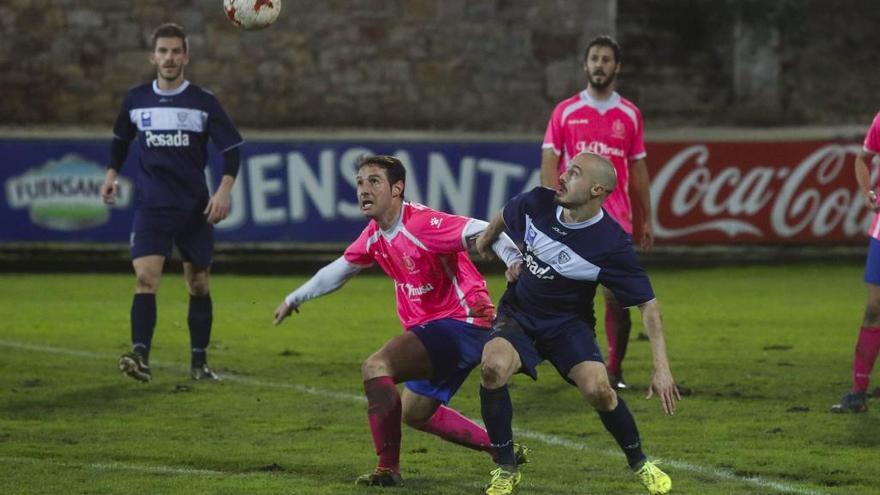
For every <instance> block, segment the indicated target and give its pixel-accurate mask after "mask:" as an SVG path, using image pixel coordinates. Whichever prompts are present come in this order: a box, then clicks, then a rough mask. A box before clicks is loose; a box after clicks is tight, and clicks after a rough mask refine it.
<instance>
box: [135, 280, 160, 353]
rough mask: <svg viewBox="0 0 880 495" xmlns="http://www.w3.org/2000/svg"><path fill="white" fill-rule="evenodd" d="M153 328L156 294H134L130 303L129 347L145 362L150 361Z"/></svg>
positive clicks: (154, 323) (154, 324) (154, 325)
mask: <svg viewBox="0 0 880 495" xmlns="http://www.w3.org/2000/svg"><path fill="white" fill-rule="evenodd" d="M155 328H156V294H135V295H134V299H133V300H132V302H131V346H132V349H133V350H134V351H135V352H137V353H138V354H140V355H141V356H143V357H144V360H145V361H149V359H150V346H151V345H152V344H153V330H155Z"/></svg>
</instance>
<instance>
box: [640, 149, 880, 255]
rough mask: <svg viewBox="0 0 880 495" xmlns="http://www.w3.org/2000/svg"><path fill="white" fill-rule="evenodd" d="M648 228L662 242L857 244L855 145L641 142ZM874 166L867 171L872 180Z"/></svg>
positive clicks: (863, 217) (864, 224) (867, 217)
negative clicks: (649, 218) (645, 168)
mask: <svg viewBox="0 0 880 495" xmlns="http://www.w3.org/2000/svg"><path fill="white" fill-rule="evenodd" d="M647 147H648V158H647V162H648V169H649V170H650V172H651V200H652V203H653V210H654V231H655V236H656V238H657V242H658V243H668V244H724V243H731V242H733V243H737V244H817V243H835V244H840V243H858V242H864V241H865V239H866V237H865V236H866V235H867V234H866V233H867V230H868V226H869V225H870V221H871V216H872V213H871V212H870V210H868V208H866V206H865V203H864V199H863V198H862V196H861V194H859V191H858V185H857V183H856V179H855V174H854V171H853V170H854V167H853V164H854V161H855V157H856V155H857V154H858V153H859V151H860V150H861V144H860V143H852V142H829V141H796V142H711V143H648V145H647ZM876 169H877V167H876V163H875V164H873V166H872V176H873V177H876V176H877V174H876Z"/></svg>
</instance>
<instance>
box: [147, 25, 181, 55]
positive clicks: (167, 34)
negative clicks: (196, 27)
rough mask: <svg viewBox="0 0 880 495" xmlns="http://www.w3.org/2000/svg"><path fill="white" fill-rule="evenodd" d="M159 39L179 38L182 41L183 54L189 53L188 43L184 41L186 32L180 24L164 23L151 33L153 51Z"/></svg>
mask: <svg viewBox="0 0 880 495" xmlns="http://www.w3.org/2000/svg"><path fill="white" fill-rule="evenodd" d="M159 38H180V39H181V40H182V41H183V52H184V53H186V52H188V51H189V42H188V41H186V32H185V31H184V30H183V26H181V25H180V24H175V23H173V22H166V23H165V24H162V25H161V26H159V27H157V28H156V30H155V31H153V51H155V50H156V40H158V39H159Z"/></svg>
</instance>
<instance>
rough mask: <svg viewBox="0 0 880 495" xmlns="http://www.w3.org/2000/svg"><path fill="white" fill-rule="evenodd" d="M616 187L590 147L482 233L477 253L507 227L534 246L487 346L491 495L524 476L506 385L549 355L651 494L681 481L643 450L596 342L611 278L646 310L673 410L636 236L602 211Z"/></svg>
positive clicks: (484, 387) (483, 394)
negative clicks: (603, 290) (601, 297)
mask: <svg viewBox="0 0 880 495" xmlns="http://www.w3.org/2000/svg"><path fill="white" fill-rule="evenodd" d="M616 185H617V175H616V173H615V171H614V166H613V165H612V164H611V162H609V161H608V160H607V159H606V158H603V157H601V156H599V155H596V154H593V153H586V152H585V153H582V154H580V155H577V156H576V157H575V158H574V159H573V160H572V161H571V163H570V164H569V166H568V168H567V169H566V171H565V173H564V174H562V176H561V177H560V179H559V189H558V190H557V191H555V192H554V191H553V190H552V189H548V188H544V187H538V188H535V189H533V190H532V191H529V192H527V193H523V194H520V195H519V196H516V197H515V198H513V199H512V200H510V201H509V202H508V203H507V205H505V207H504V210H503V211H502V212H501V213H499V214H498V215H497V216H496V217H495V218H494V219H493V220H492V222H490V224H489V227H488V228H487V229H486V231H485V233H483V235H481V236H480V237H479V238H478V239H477V249H478V250H479V251H480V252H481V253H486V254H487V253H488V251H487V249H488V246H490V245H491V244H492V243H493V242H494V240H495V238H496V237H497V236H498V235H499V234H500V233H501V232H502V231H503V230H504V228H505V226H506V227H507V228H509V229H511V230H512V231H514V232H521V233H523V235H524V239H525V248H526V251H525V254H524V262H523V264H522V271H521V273H520V274H519V278H518V280H517V281H516V282H514V283H512V284H510V285H509V286H508V288H507V290H506V291H505V293H504V295H503V296H502V297H501V301H500V302H499V305H498V306H499V307H498V313H497V317H496V319H495V323H494V324H493V334H494V337H493V338H492V339H491V340H489V342H488V343H487V344H486V346H485V347H484V348H483V359H482V363H481V371H482V373H481V388H480V399H481V403H482V411H483V422H484V423H485V424H486V430H487V431H488V432H489V438H490V439H491V440H492V444H493V445H494V446H495V448H496V450H497V457H496V459H497V463H498V468H497V469H495V470H494V471H492V480H491V481H490V483H489V486H488V487H487V489H486V494H488V495H501V494H506V493H512V492H513V488H514V487H515V486H516V485H517V484H518V483H519V481H520V477H521V476H520V473H519V472H518V471H517V469H516V464H515V462H514V461H513V451H512V449H511V446H512V445H513V434H512V432H511V422H512V418H513V406H512V404H511V401H510V394H509V392H508V389H507V383H508V381H509V380H510V377H511V376H512V375H513V374H514V373H517V372H523V373H526V374H527V375H529V376H531V377H532V378H533V379H536V378H537V371H536V366H537V365H538V364H539V363H540V362H541V361H543V360H545V359H546V360H548V361H550V362H551V363H553V366H555V367H556V370H557V371H558V372H559V374H560V375H561V376H562V377H563V378H564V379H565V380H566V381H568V382H569V383H571V384H572V385H575V386H576V387H577V388H578V390H580V392H581V394H582V395H583V397H584V399H586V401H587V403H589V404H590V405H591V406H593V408H595V409H596V411H598V413H599V417H600V418H601V419H602V423H603V424H604V425H605V428H606V429H607V430H608V431H609V432H610V433H611V435H612V436H613V437H614V439H615V440H616V441H617V443H618V444H619V445H620V447H621V449H623V452H624V454H626V458H627V461H628V462H629V465H630V467H631V468H632V469H633V470H634V471H635V472H636V473H637V474H638V476H639V478H640V479H641V481H642V483H643V484H644V485H645V487H646V488H647V489H648V491H649V492H650V493H653V494H657V493H667V492H668V491H669V490H670V488H671V486H672V481H671V480H670V478H669V476H667V475H666V473H664V472H663V471H661V470H660V469H659V468H657V466H656V465H655V464H654V463H652V462H650V461H648V460H647V458H646V457H645V454H644V453H643V452H642V448H641V441H640V439H639V433H638V430H637V428H636V423H635V420H634V419H633V417H632V414H630V411H629V409H628V408H627V406H626V403H625V402H624V401H623V400H622V399H620V398H619V397H618V396H617V393H616V392H615V390H614V389H613V388H612V387H611V384H610V383H609V381H608V374H607V373H606V371H605V366H604V364H603V363H602V353H601V351H600V350H599V346H598V344H597V343H596V334H595V330H594V328H595V323H596V322H595V316H594V314H593V297H594V295H595V293H596V287H597V286H598V284H602V285H603V286H605V287H607V288H609V289H610V290H612V291H614V295H615V296H616V297H617V300H618V301H619V302H620V303H621V305H622V306H623V307H630V306H638V308H639V309H640V310H641V312H642V321H643V322H644V325H645V329H646V330H647V332H648V336H649V337H650V339H651V351H652V352H653V355H654V374H653V377H652V379H651V387H650V389H649V390H648V398H650V397H651V396H652V395H653V394H654V393H657V394H658V395H659V396H660V401H661V405H662V406H663V410H664V411H665V412H666V413H667V414H673V413H674V411H675V404H676V400H680V397H679V394H678V389H677V388H676V386H675V382H674V380H673V378H672V373H671V371H670V369H669V362H668V360H667V357H666V342H665V338H664V335H663V324H662V322H661V317H660V309H659V308H658V306H657V300H656V299H655V297H654V292H653V289H652V288H651V283H650V281H649V280H648V276H647V274H646V273H645V271H644V270H643V269H642V267H641V266H639V264H638V261H637V259H636V255H635V252H634V251H633V247H632V237H631V236H630V235H629V234H627V233H626V232H625V231H624V230H623V229H622V228H621V227H620V225H619V224H618V223H617V222H615V221H614V220H613V219H612V218H611V216H610V215H608V214H607V213H606V212H605V210H603V209H602V203H603V202H604V201H605V198H607V197H608V195H609V194H610V193H611V192H612V191H613V190H614V188H615V186H616Z"/></svg>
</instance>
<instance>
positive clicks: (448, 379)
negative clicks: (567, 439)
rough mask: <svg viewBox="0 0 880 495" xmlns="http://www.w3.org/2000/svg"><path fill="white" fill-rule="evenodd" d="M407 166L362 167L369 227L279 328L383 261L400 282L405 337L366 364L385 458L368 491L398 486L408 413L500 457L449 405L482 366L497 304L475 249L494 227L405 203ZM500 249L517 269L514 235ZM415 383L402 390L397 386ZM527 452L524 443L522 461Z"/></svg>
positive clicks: (422, 426)
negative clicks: (470, 250)
mask: <svg viewBox="0 0 880 495" xmlns="http://www.w3.org/2000/svg"><path fill="white" fill-rule="evenodd" d="M405 185H406V169H405V168H404V166H403V164H402V163H401V162H400V160H398V159H397V158H394V157H392V156H368V157H364V158H363V159H362V160H361V161H360V163H359V164H358V172H357V194H358V203H359V204H360V207H361V211H362V212H363V214H364V216H366V217H367V218H370V219H371V220H370V222H369V224H367V226H366V228H364V230H363V232H361V235H360V236H359V237H358V238H357V240H355V241H354V242H353V243H352V244H351V245H350V246H349V247H348V249H346V250H345V254H344V255H343V256H341V257H340V258H338V259H337V260H336V261H334V262H332V263H330V264H329V265H327V266H325V267H324V268H322V269H321V270H319V271H318V272H317V273H316V274H315V275H314V276H313V277H312V278H311V279H310V280H309V281H307V282H306V283H305V284H303V285H302V286H300V287H299V288H298V289H296V290H295V291H293V292H292V293H290V294H289V295H288V296H287V297H286V298H285V299H284V301H283V302H282V303H281V304H280V305H279V306H278V308H277V309H276V310H275V324H276V325H277V324H279V323H281V321H282V320H284V319H285V318H286V317H287V316H289V315H290V314H291V312H293V311H296V312H299V307H300V306H301V305H302V304H303V303H304V302H306V301H308V300H310V299H314V298H316V297H318V296H321V295H323V294H326V293H328V292H332V291H334V290H336V289H338V288H339V287H341V286H342V285H343V284H345V282H346V281H347V280H348V279H349V278H351V277H352V276H354V275H356V274H357V273H358V272H360V271H361V270H363V269H364V268H367V267H369V266H370V265H373V264H378V265H379V266H380V267H381V268H382V270H383V271H384V272H385V273H386V274H388V276H389V277H391V278H392V279H393V280H394V282H395V287H396V296H397V314H398V316H399V318H400V321H401V323H402V324H403V326H404V328H405V329H406V331H405V332H404V333H403V334H401V335H398V336H397V337H394V338H393V339H391V340H390V341H388V342H387V343H386V344H385V345H384V346H382V348H381V349H379V350H378V351H376V352H375V353H374V354H373V355H372V356H370V357H369V358H367V360H366V361H365V362H364V364H363V367H362V375H363V380H364V391H365V392H366V396H367V402H368V417H369V423H370V430H371V431H372V434H373V443H374V445H375V447H376V453H377V455H378V456H379V461H378V465H377V467H376V469H375V471H373V472H372V473H369V474H365V475H363V476H360V477H358V478H357V480H356V483H357V484H360V485H379V486H394V485H400V484H401V483H402V481H403V480H402V478H401V476H400V437H401V432H400V423H401V417H402V418H403V421H405V422H406V423H407V424H408V425H409V426H412V427H413V428H416V429H419V430H422V431H425V432H428V433H432V434H435V435H437V436H439V437H441V438H443V439H444V440H448V441H451V442H454V443H457V444H460V445H463V446H465V447H469V448H472V449H475V450H482V451H485V452H487V453H489V454H490V455H492V456H493V458H494V456H495V454H496V452H495V449H494V448H493V447H492V444H491V441H490V440H489V436H488V434H487V433H486V430H485V429H484V428H482V427H481V426H479V425H477V424H476V423H474V422H473V421H471V420H470V419H468V418H466V417H464V416H463V415H462V414H461V413H459V412H458V411H455V410H454V409H451V408H449V407H446V406H445V404H446V403H448V402H449V400H450V399H451V398H452V396H453V395H454V394H455V392H456V391H457V390H458V388H459V387H460V386H461V384H462V383H463V382H464V380H465V378H467V375H468V373H470V371H471V370H472V369H473V368H474V366H476V365H477V364H478V363H479V362H480V357H481V354H482V350H483V344H485V343H486V342H487V341H488V339H489V333H490V331H491V324H492V321H493V320H494V319H495V306H494V305H493V304H492V299H491V298H490V297H489V292H488V291H487V290H486V282H485V280H483V277H482V275H480V273H479V272H478V271H477V268H476V267H475V266H474V264H473V263H472V262H471V259H470V257H469V256H468V253H467V251H468V248H469V246H472V245H473V242H474V241H475V239H476V237H477V236H478V235H479V234H480V233H481V232H483V231H484V230H485V228H486V226H487V225H488V223H487V222H485V221H482V220H476V219H473V218H468V217H463V216H459V215H451V214H448V213H444V212H441V211H437V210H433V209H431V208H428V207H426V206H423V205H419V204H414V203H409V202H406V201H404V189H405ZM493 250H494V251H495V253H496V254H497V255H498V257H499V258H501V259H502V260H504V262H505V263H506V265H507V266H508V267H512V268H511V270H512V271H513V270H516V265H518V264H521V263H522V255H521V253H520V252H519V249H517V247H516V245H515V244H514V243H513V241H511V240H510V238H509V237H503V238H500V239H499V240H498V241H497V242H496V243H495V244H494V245H493ZM400 382H406V388H405V389H404V392H403V394H402V395H401V394H399V393H398V390H397V386H396V384H397V383H400ZM526 453H527V449H526V448H525V447H520V449H519V459H518V462H520V463H522V462H525V457H524V456H525V454H526Z"/></svg>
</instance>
